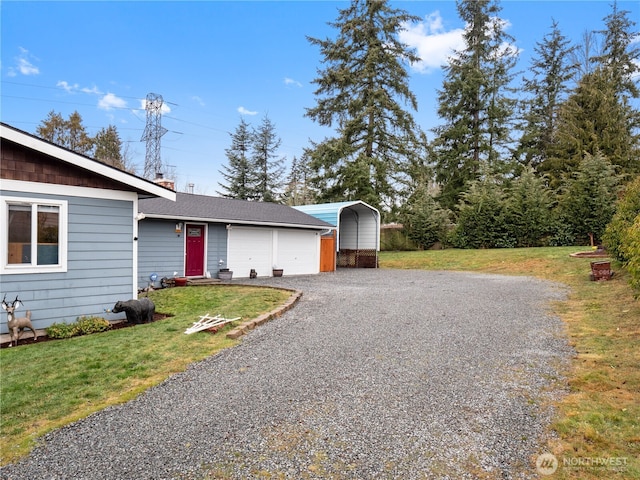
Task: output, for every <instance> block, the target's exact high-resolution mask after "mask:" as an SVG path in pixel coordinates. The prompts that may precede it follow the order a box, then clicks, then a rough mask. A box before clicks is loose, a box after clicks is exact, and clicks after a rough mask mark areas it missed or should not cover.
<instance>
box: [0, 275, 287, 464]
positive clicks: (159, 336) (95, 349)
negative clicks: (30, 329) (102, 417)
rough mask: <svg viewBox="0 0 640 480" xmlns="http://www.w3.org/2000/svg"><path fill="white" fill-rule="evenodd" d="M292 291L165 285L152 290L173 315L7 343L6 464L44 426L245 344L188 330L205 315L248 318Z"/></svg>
mask: <svg viewBox="0 0 640 480" xmlns="http://www.w3.org/2000/svg"><path fill="white" fill-rule="evenodd" d="M289 296H290V292H287V291H283V290H276V289H270V288H255V287H239V286H235V285H231V286H224V285H216V286H201V287H185V288H171V289H165V290H159V291H156V292H153V293H152V294H151V295H150V297H151V298H152V299H153V301H154V302H155V304H156V311H157V312H162V313H166V314H171V315H173V316H171V317H168V318H166V319H164V320H160V321H157V322H154V323H150V324H143V325H136V326H135V327H132V328H124V329H118V330H112V331H109V332H105V333H99V334H94V335H88V336H83V337H74V338H71V339H67V340H56V341H50V342H43V343H40V344H33V345H25V346H20V347H17V348H16V347H14V348H7V349H2V350H0V368H1V374H2V381H1V382H0V441H1V444H0V455H1V459H2V464H5V463H7V462H9V461H11V460H15V459H16V458H18V457H20V456H22V455H24V454H26V453H27V452H28V451H29V449H30V448H31V447H32V446H33V443H34V439H36V438H37V437H39V436H41V435H43V434H44V433H46V432H48V431H50V430H52V429H54V428H57V427H60V426H62V425H65V424H68V423H70V422H72V421H74V420H77V419H79V418H82V417H85V416H87V415H89V414H90V413H92V412H95V411H97V410H100V409H102V408H104V407H106V406H108V405H113V404H116V403H121V402H126V401H127V400H130V399H132V398H134V397H135V396H137V395H138V394H140V393H141V392H142V391H144V390H146V389H148V388H149V387H151V386H153V385H156V384H158V383H160V382H162V381H163V380H164V379H166V378H167V377H168V376H169V375H171V374H172V373H176V372H180V371H182V370H184V369H185V368H186V367H187V365H189V364H190V363H193V362H196V361H199V360H202V359H204V358H206V357H208V356H210V355H212V354H214V353H216V352H218V351H220V350H221V349H224V348H228V347H230V346H233V345H235V344H236V343H237V342H236V341H233V340H228V339H227V338H226V337H225V334H224V331H222V332H219V333H218V334H216V335H212V334H210V333H208V332H199V333H195V334H191V335H185V334H184V331H185V330H186V329H187V328H188V327H190V326H191V325H192V324H193V322H195V321H197V320H198V317H199V316H201V315H205V314H207V313H210V314H211V315H215V314H221V315H222V316H224V317H226V318H235V317H242V319H244V320H248V319H251V318H255V317H257V316H259V315H260V314H262V313H266V312H269V311H271V310H273V309H274V308H276V307H277V306H279V305H282V304H283V303H284V302H285V301H286V300H287V299H288V298H289ZM228 328H231V327H228Z"/></svg>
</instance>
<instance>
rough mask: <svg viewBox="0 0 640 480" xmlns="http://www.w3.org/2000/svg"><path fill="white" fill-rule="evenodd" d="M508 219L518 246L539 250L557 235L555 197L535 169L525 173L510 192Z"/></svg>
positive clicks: (526, 168) (514, 183) (515, 182)
mask: <svg viewBox="0 0 640 480" xmlns="http://www.w3.org/2000/svg"><path fill="white" fill-rule="evenodd" d="M505 202H506V216H507V221H508V225H509V230H510V231H511V235H512V236H513V238H514V239H515V242H516V246H517V247H539V246H542V245H545V244H546V243H547V237H548V236H550V235H551V234H552V232H553V226H554V225H553V217H552V206H553V204H554V197H553V195H552V193H551V191H550V190H549V189H548V188H547V186H546V185H545V181H544V179H543V178H540V177H538V176H537V175H536V172H535V170H534V169H533V168H532V167H531V166H527V167H525V169H524V171H523V172H522V174H521V175H520V177H518V178H517V179H516V180H514V181H513V184H512V185H511V187H510V188H509V190H508V192H507V196H506V199H505Z"/></svg>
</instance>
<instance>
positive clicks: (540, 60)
mask: <svg viewBox="0 0 640 480" xmlns="http://www.w3.org/2000/svg"><path fill="white" fill-rule="evenodd" d="M573 50H574V47H572V46H571V45H570V41H569V40H568V39H567V38H566V37H565V36H564V35H562V32H561V31H560V29H559V27H558V23H557V22H556V21H553V23H552V25H551V31H550V32H549V33H548V34H547V35H545V36H544V39H543V41H542V42H540V43H536V46H535V47H534V51H535V53H536V55H535V56H534V58H533V59H532V61H531V68H530V72H531V73H532V76H531V77H530V78H524V79H523V90H524V92H525V93H526V94H527V98H526V99H525V100H524V101H523V102H521V107H522V113H523V114H522V136H521V137H520V141H519V145H518V148H517V151H516V157H517V159H518V160H519V161H520V162H521V163H522V164H524V165H531V166H532V167H534V168H537V167H538V165H540V164H541V163H542V162H544V161H546V159H547V158H548V157H549V155H550V153H549V150H550V148H551V146H552V145H553V142H554V138H555V134H556V129H557V123H558V115H559V110H560V106H561V105H562V103H563V102H564V101H565V100H566V97H567V94H568V92H569V82H570V81H571V80H572V78H573V77H574V75H575V72H576V68H575V65H573V64H572V63H571V62H570V57H571V55H572V54H573Z"/></svg>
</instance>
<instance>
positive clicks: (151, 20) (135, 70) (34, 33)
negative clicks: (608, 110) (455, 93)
mask: <svg viewBox="0 0 640 480" xmlns="http://www.w3.org/2000/svg"><path fill="white" fill-rule="evenodd" d="M347 5H348V3H347V2H346V1H338V2H336V1H278V2H276V1H258V2H249V1H233V2H223V1H198V2H166V1H157V2H154V1H144V2H124V1H110V2H76V1H69V2H56V1H45V2H30V1H7V0H3V1H2V2H1V3H0V14H1V22H2V24H1V41H2V42H1V43H2V45H1V61H2V64H1V70H0V75H1V76H0V79H1V82H2V83H1V104H0V118H1V119H2V121H3V122H5V123H8V124H10V125H13V126H15V127H17V128H20V129H22V130H25V131H27V132H31V133H35V130H36V127H37V125H38V124H39V123H40V122H41V121H42V120H44V119H45V118H46V117H47V115H48V113H49V111H51V110H54V111H56V112H59V113H61V114H62V115H63V116H64V117H65V118H66V117H68V115H69V114H70V113H72V112H73V111H74V110H77V111H78V112H79V113H80V114H81V116H82V118H83V120H84V124H85V126H86V128H87V130H88V132H89V133H90V134H91V135H93V134H95V133H96V132H97V131H98V130H99V129H100V128H101V127H106V126H108V125H109V124H112V125H115V126H116V127H117V128H118V131H119V132H120V136H121V138H122V140H123V141H125V142H127V144H128V145H129V154H130V156H131V159H132V161H133V163H134V165H135V166H136V167H137V168H138V172H139V173H141V172H142V169H143V167H144V155H145V144H144V142H140V138H141V136H142V133H143V130H144V127H145V121H146V120H145V111H144V103H143V101H144V99H145V97H146V95H147V94H148V93H156V94H160V95H162V97H163V99H164V101H165V102H166V109H165V112H164V114H163V116H162V125H163V127H165V128H167V130H168V132H167V133H166V134H165V135H164V136H163V137H162V160H163V162H164V163H165V164H168V165H170V166H172V168H173V169H174V170H175V174H176V176H177V187H178V188H179V189H181V190H184V189H185V188H186V185H187V184H189V183H193V184H195V192H196V193H203V194H207V195H215V194H216V191H217V190H220V187H219V185H218V182H219V181H221V177H220V174H219V170H220V168H221V167H222V165H224V164H226V161H227V160H226V157H225V152H224V150H225V149H226V148H228V146H229V144H230V137H229V133H230V132H233V131H234V130H235V128H236V126H237V125H238V123H239V122H240V118H241V117H243V118H245V120H246V121H247V122H248V123H250V124H251V125H253V126H258V125H259V123H260V122H261V120H262V119H263V118H264V116H265V115H268V116H269V118H270V119H271V121H272V122H273V123H274V124H275V125H276V130H277V134H278V136H279V137H280V138H281V140H282V145H281V149H280V155H281V156H282V157H286V158H287V160H288V161H291V159H292V158H293V157H294V156H298V157H299V156H300V155H301V153H302V150H303V148H304V147H306V146H308V145H309V139H312V140H315V141H320V140H322V139H323V138H324V137H325V136H327V135H331V131H330V130H328V129H326V128H321V127H319V126H318V125H316V124H314V123H313V122H312V121H311V120H309V119H307V118H305V117H304V113H305V109H306V108H310V107H313V106H314V105H315V97H314V95H313V91H314V85H313V84H312V83H311V81H312V80H313V79H314V78H316V77H317V70H318V69H319V68H321V67H322V65H321V57H320V55H319V52H318V49H317V47H315V46H313V45H311V44H310V43H309V42H308V41H307V39H306V37H307V36H311V37H319V38H325V37H327V36H329V37H331V38H335V31H334V29H332V28H331V27H330V26H328V25H327V22H332V21H334V20H335V19H336V18H337V11H338V9H339V8H344V7H346V6H347ZM392 6H393V7H396V8H403V9H405V10H407V11H409V12H410V13H412V14H414V15H417V16H419V17H420V18H421V19H422V21H421V22H420V23H419V24H415V25H410V26H409V31H408V32H407V33H408V34H409V33H410V35H407V36H406V37H403V38H404V40H405V42H410V43H411V45H412V46H413V47H415V48H416V49H417V50H418V53H419V54H420V55H421V57H422V58H423V63H421V64H420V65H416V66H414V67H413V68H412V69H411V80H410V87H411V89H412V91H413V92H414V93H415V95H416V96H417V98H418V105H419V108H418V112H414V117H415V119H416V120H417V122H418V123H419V124H420V125H421V127H422V128H423V129H424V130H425V131H427V132H428V131H429V129H431V128H432V127H434V126H436V125H437V124H438V119H437V116H436V108H437V105H436V90H437V89H438V88H440V87H441V84H442V72H441V69H440V67H439V66H440V65H441V64H442V63H443V62H444V59H445V58H446V55H447V53H448V52H450V51H451V48H454V47H456V46H457V45H459V41H460V33H461V29H462V28H463V25H462V23H461V21H460V19H459V18H458V16H457V11H456V5H455V2H454V1H453V0H446V1H443V0H441V1H435V0H428V1H427V0H423V1H398V2H392ZM501 6H502V12H501V15H500V16H501V18H502V19H503V20H505V21H506V22H507V32H508V33H509V34H511V35H512V36H513V37H515V40H516V46H517V47H518V49H519V50H520V51H521V54H520V65H519V70H522V71H523V72H524V73H525V74H526V70H527V69H528V66H529V60H530V58H531V55H532V54H533V48H534V46H535V44H536V42H541V41H542V39H543V37H544V35H545V34H547V33H549V31H550V27H551V23H552V20H553V19H555V20H556V21H557V22H558V23H559V27H560V29H561V30H562V32H563V34H564V35H565V36H566V37H568V38H569V39H571V40H572V41H574V42H579V41H580V40H581V38H582V36H583V34H584V32H585V31H591V30H602V29H603V28H604V23H603V18H604V17H605V16H606V15H608V14H609V13H610V12H611V2H609V1H608V0H581V1H579V0H503V1H502V2H501ZM618 8H619V9H624V10H628V11H630V12H632V13H631V15H630V18H631V19H632V20H634V21H636V22H639V23H640V2H638V1H637V0H633V1H631V0H618ZM638 28H639V27H638V25H636V30H637V29H638ZM428 135H429V138H431V135H430V134H429V132H428Z"/></svg>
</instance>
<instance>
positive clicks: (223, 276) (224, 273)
mask: <svg viewBox="0 0 640 480" xmlns="http://www.w3.org/2000/svg"><path fill="white" fill-rule="evenodd" d="M232 277H233V272H232V271H231V270H220V271H219V272H218V278H219V279H220V280H222V281H223V282H228V281H230V280H231V278H232Z"/></svg>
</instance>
